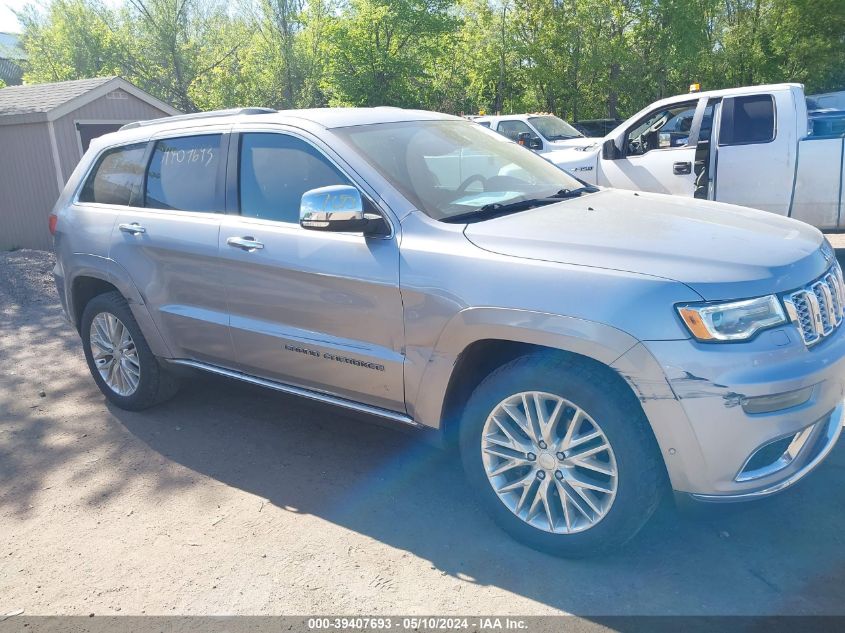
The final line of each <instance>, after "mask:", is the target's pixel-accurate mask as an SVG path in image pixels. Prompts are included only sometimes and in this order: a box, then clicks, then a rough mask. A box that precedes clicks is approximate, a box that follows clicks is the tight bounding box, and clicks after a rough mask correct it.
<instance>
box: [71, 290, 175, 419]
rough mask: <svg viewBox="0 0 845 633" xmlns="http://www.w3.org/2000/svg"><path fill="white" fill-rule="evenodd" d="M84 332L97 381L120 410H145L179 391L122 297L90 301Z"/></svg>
mask: <svg viewBox="0 0 845 633" xmlns="http://www.w3.org/2000/svg"><path fill="white" fill-rule="evenodd" d="M80 329H81V333H82V343H83V348H84V350H85V360H87V361H88V368H89V369H90V370H91V375H92V376H94V381H95V382H96V383H97V386H98V387H99V388H100V391H102V392H103V395H105V396H106V398H108V399H109V400H111V401H112V402H113V403H114V404H116V405H117V406H118V407H120V408H121V409H128V410H130V411H139V410H141V409H146V408H147V407H151V406H153V405H154V404H158V403H159V402H163V401H164V400H166V399H168V398H170V397H171V396H173V395H174V394H175V393H176V391H177V390H178V387H179V385H178V382H177V380H176V378H175V377H174V376H173V375H172V374H170V373H169V372H167V371H166V370H165V369H164V368H163V367H162V366H161V365H160V364H159V362H158V360H157V359H156V357H155V356H154V355H153V353H152V351H151V350H150V347H149V345H147V341H146V340H145V339H144V335H143V334H142V333H141V328H139V327H138V323H137V322H136V321H135V317H133V316H132V311H131V310H130V309H129V305H128V304H127V303H126V299H124V298H123V296H122V295H121V294H120V293H119V292H117V291H113V292H107V293H104V294H101V295H98V296H96V297H94V298H93V299H91V301H89V302H88V304H87V305H86V306H85V310H84V312H83V313H82V321H81V328H80Z"/></svg>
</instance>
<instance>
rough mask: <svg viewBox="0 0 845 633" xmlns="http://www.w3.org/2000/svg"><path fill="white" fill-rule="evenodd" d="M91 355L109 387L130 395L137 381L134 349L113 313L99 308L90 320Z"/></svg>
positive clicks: (127, 332)
mask: <svg viewBox="0 0 845 633" xmlns="http://www.w3.org/2000/svg"><path fill="white" fill-rule="evenodd" d="M90 341H91V357H92V358H93V359H94V366H95V367H96V368H97V371H98V372H99V373H100V377H101V378H102V379H103V382H105V383H106V384H107V385H108V386H109V389H111V390H112V391H114V392H115V393H116V394H118V395H120V396H131V395H132V394H133V393H135V390H136V389H138V383H139V382H140V381H141V363H140V360H139V359H138V350H137V348H136V347H135V341H133V340H132V335H131V334H130V333H129V329H128V328H127V327H126V326H125V325H124V324H123V322H122V321H121V320H120V319H118V318H117V317H116V316H115V315H113V314H111V313H109V312H100V313H99V314H97V315H96V316H95V317H94V319H93V320H92V321H91V336H90Z"/></svg>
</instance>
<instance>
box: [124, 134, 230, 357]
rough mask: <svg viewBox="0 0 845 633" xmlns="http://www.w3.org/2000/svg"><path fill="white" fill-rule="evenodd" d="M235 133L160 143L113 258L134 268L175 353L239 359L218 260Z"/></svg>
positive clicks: (130, 269)
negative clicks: (230, 144)
mask: <svg viewBox="0 0 845 633" xmlns="http://www.w3.org/2000/svg"><path fill="white" fill-rule="evenodd" d="M227 139H228V137H227V136H226V135H225V134H222V133H213V134H212V133H207V134H201V135H194V136H184V137H177V138H161V139H158V140H156V141H154V143H153V145H152V147H151V151H152V156H151V157H150V158H149V164H148V168H147V170H146V175H145V179H144V191H143V192H142V194H141V196H140V198H141V199H140V200H139V201H138V203H137V204H136V205H135V206H132V207H127V208H124V209H123V210H122V212H121V214H120V216H119V218H118V221H117V224H116V226H115V228H114V234H113V237H112V246H111V253H110V257H111V258H112V259H113V260H114V261H116V262H117V263H118V264H119V265H120V266H122V267H123V268H124V269H126V271H127V272H128V273H129V276H130V277H131V278H132V280H133V282H134V283H135V285H136V287H137V288H138V291H139V292H140V293H141V295H142V296H143V298H144V301H145V303H146V304H147V307H148V309H149V311H150V314H151V315H152V317H153V319H154V321H155V322H156V325H157V326H158V328H159V331H160V332H161V334H162V335H163V336H164V338H165V340H166V342H167V344H168V346H169V347H170V352H171V355H172V356H173V357H174V358H183V359H190V360H199V361H203V362H209V363H214V364H218V365H223V366H226V365H228V364H230V362H231V358H232V345H231V340H230V337H229V328H228V314H227V306H226V298H225V294H224V292H223V286H222V283H221V279H220V272H219V263H218V258H217V248H218V234H219V232H220V220H221V218H222V217H223V214H222V211H223V210H224V198H223V190H224V187H223V183H224V176H225V159H226V152H225V147H226V143H227Z"/></svg>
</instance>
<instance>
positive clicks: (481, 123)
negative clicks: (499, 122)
mask: <svg viewBox="0 0 845 633" xmlns="http://www.w3.org/2000/svg"><path fill="white" fill-rule="evenodd" d="M476 123H478V125H480V126H481V127H486V128H489V127H490V121H476Z"/></svg>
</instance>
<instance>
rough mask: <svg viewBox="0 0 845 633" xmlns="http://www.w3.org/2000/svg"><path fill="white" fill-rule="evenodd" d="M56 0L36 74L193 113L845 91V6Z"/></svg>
mask: <svg viewBox="0 0 845 633" xmlns="http://www.w3.org/2000/svg"><path fill="white" fill-rule="evenodd" d="M114 6H115V5H114V4H113V3H109V4H105V3H104V2H103V0H46V3H44V4H42V5H38V7H36V6H35V5H30V6H28V7H27V8H26V9H25V10H24V11H23V12H22V14H21V15H20V18H21V21H22V23H23V25H24V36H23V45H24V47H25V48H26V51H27V53H28V66H27V69H26V75H25V80H26V81H28V82H43V81H58V80H63V79H75V78H82V77H92V76H101V75H111V74H119V75H122V76H124V77H125V78H127V79H128V80H130V81H132V82H133V83H135V84H136V85H138V86H139V87H141V88H143V89H144V90H147V91H149V92H151V93H152V94H154V95H156V96H157V97H159V98H162V99H164V100H166V101H169V102H170V103H173V104H174V105H175V106H176V107H178V108H180V109H182V110H185V111H193V110H198V109H212V108H223V107H234V106H241V105H266V106H271V107H276V108H294V107H311V106H325V105H351V106H374V105H395V106H403V107H419V108H429V109H436V110H441V111H446V112H454V113H474V112H479V111H486V112H496V111H504V112H507V111H511V112H513V111H526V110H527V111H531V110H544V111H552V112H555V113H557V114H560V115H561V116H563V117H565V118H571V119H577V118H592V117H602V116H626V115H629V114H631V113H633V112H634V111H636V110H638V109H640V108H641V107H643V106H644V105H646V104H648V103H650V102H651V101H653V100H654V99H657V98H660V97H664V96H668V95H670V94H676V93H679V92H685V91H686V90H687V88H688V86H689V84H690V83H692V82H701V83H702V84H703V86H704V88H705V89H709V88H720V87H727V86H738V85H747V84H755V83H767V82H781V81H798V82H802V83H805V84H806V85H807V89H808V92H814V91H825V90H837V89H840V90H841V89H843V88H845V2H843V1H842V0H240V2H239V3H238V4H236V5H231V4H229V3H227V2H225V0H125V2H124V4H123V5H121V6H119V7H118V8H117V9H115V8H112V7H114Z"/></svg>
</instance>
